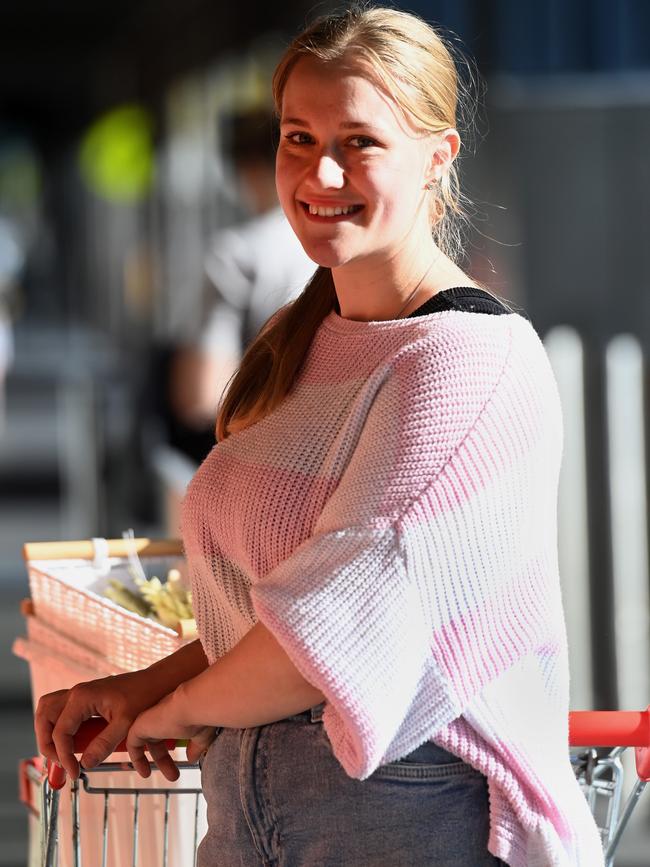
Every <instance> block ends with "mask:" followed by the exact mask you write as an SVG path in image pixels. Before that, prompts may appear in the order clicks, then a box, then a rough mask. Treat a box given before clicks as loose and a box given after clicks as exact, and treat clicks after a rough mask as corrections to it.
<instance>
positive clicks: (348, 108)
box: [281, 58, 413, 135]
mask: <svg viewBox="0 0 650 867" xmlns="http://www.w3.org/2000/svg"><path fill="white" fill-rule="evenodd" d="M281 109H282V111H281V122H282V123H291V122H295V121H296V120H302V121H304V122H306V123H307V124H309V125H311V124H314V123H317V122H319V121H321V120H329V119H332V118H334V119H336V120H337V121H338V122H339V123H340V125H342V126H344V127H348V128H352V127H355V126H371V125H372V126H375V127H378V128H382V127H383V128H385V129H386V131H389V130H390V129H394V128H395V127H399V128H400V129H401V130H402V131H403V132H407V133H409V134H411V135H412V133H413V125H412V124H411V123H409V120H408V118H407V117H406V115H405V113H404V111H403V110H402V108H401V107H400V106H399V105H398V104H397V102H396V101H395V100H394V99H393V97H392V96H391V95H390V93H389V91H388V88H387V87H382V86H380V84H379V82H378V81H377V80H376V79H374V78H373V76H372V75H371V74H370V72H369V71H368V70H367V69H365V68H364V67H363V66H362V65H361V64H360V63H354V62H349V61H348V62H342V63H341V64H337V63H335V62H330V63H322V62H320V61H317V60H315V59H313V58H301V59H300V60H299V61H298V62H297V63H296V64H295V66H294V68H293V69H292V70H291V73H290V74H289V76H288V78H287V83H286V86H285V90H284V93H283V97H282V106H281Z"/></svg>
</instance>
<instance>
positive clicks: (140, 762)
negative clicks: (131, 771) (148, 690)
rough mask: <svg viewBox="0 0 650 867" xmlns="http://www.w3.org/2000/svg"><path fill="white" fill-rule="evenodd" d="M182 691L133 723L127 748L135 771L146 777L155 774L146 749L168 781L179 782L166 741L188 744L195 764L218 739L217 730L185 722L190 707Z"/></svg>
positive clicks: (190, 759) (189, 754) (188, 754)
mask: <svg viewBox="0 0 650 867" xmlns="http://www.w3.org/2000/svg"><path fill="white" fill-rule="evenodd" d="M179 690H180V688H179V689H177V690H175V691H174V692H172V693H170V694H169V695H167V696H165V698H163V699H162V700H161V701H159V702H158V704H155V705H153V707H150V708H148V710H145V711H143V712H142V713H141V714H140V715H139V716H138V717H136V719H135V720H134V722H133V725H132V726H131V728H130V729H129V734H128V736H127V739H126V747H127V750H128V751H129V756H130V758H131V761H132V762H133V767H134V768H135V770H136V771H137V772H138V773H139V774H140V776H142V777H148V776H150V774H151V766H150V764H149V761H148V759H147V757H146V756H145V749H146V750H147V751H148V752H149V755H150V756H151V758H152V759H153V760H154V761H155V763H156V764H157V765H158V768H159V769H160V771H161V772H162V774H163V776H164V777H165V778H166V779H168V780H172V781H173V780H177V779H178V777H179V770H178V768H177V767H176V763H175V762H174V760H173V759H172V757H171V756H170V755H169V751H168V749H167V747H166V746H165V740H170V739H174V740H187V741H188V744H187V760H188V761H189V762H195V761H197V760H198V758H199V756H200V755H201V754H202V753H204V752H205V750H207V748H208V747H209V746H210V744H211V743H212V741H213V740H214V738H215V734H216V727H215V726H202V725H191V724H188V722H187V721H186V720H185V719H184V717H185V713H184V711H187V703H186V702H184V701H183V699H182V697H181V696H180V695H179Z"/></svg>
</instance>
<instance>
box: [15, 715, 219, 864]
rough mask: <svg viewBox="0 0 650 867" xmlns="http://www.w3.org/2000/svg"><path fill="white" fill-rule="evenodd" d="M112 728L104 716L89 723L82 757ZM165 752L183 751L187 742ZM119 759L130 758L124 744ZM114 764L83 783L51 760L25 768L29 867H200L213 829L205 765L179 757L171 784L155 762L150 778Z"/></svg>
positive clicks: (79, 748) (81, 736)
mask: <svg viewBox="0 0 650 867" xmlns="http://www.w3.org/2000/svg"><path fill="white" fill-rule="evenodd" d="M105 725H106V723H105V721H104V720H102V719H100V718H93V719H91V720H87V721H86V722H85V723H83V724H82V726H81V727H80V729H79V731H78V732H77V735H76V736H75V740H74V750H75V753H78V754H81V753H83V751H84V749H85V748H86V746H87V745H88V744H89V743H90V741H91V740H93V739H94V738H95V737H96V736H97V734H99V732H100V731H101V730H102V729H103V728H104V726H105ZM166 746H167V748H168V749H170V750H182V748H183V747H184V743H183V742H174V741H167V742H166ZM115 753H116V754H118V753H125V754H126V745H125V743H124V742H122V743H121V744H118V746H117V747H116V749H115ZM176 755H178V753H177V754H176ZM115 758H120V757H119V756H116V755H115V754H113V755H112V756H111V760H109V761H106V762H103V763H102V764H100V765H97V766H96V767H95V768H93V769H92V770H82V771H81V773H80V775H79V778H78V779H77V780H70V779H68V777H67V774H66V772H65V770H64V769H63V768H62V767H60V766H59V765H57V764H52V763H48V762H47V761H46V760H45V759H43V760H41V759H39V758H33V759H27V760H24V761H22V762H21V765H20V784H21V785H20V788H21V795H20V796H21V800H22V801H23V802H24V803H25V805H26V806H27V808H28V809H29V813H30V823H31V824H32V826H33V827H32V833H30V852H29V859H28V865H29V867H68V865H70V867H82V865H85V867H100V865H101V867H153V865H156V867H194V865H195V864H196V852H197V847H198V843H199V842H200V840H201V838H202V836H203V834H204V833H205V830H206V819H205V801H204V799H203V796H202V793H201V786H200V770H199V766H198V765H196V764H191V763H190V762H187V761H183V760H179V759H178V758H176V759H175V762H176V765H177V767H178V769H179V772H180V777H179V780H177V781H176V782H175V783H174V784H173V785H171V784H170V783H169V782H167V781H166V780H165V778H164V777H163V776H162V774H161V773H160V771H158V769H157V767H156V765H155V764H154V763H152V765H151V767H152V774H151V777H149V778H148V779H146V780H145V779H143V778H142V777H140V776H139V775H138V774H137V773H136V771H135V770H134V769H133V766H132V765H131V764H130V762H128V760H125V761H115V760H114V759H115ZM125 759H128V755H125ZM63 805H66V806H67V809H66V810H63V809H61V808H62V806H63ZM179 816H180V817H182V822H180V821H177V820H178V818H179ZM175 820H176V821H175Z"/></svg>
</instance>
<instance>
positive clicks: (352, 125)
mask: <svg viewBox="0 0 650 867" xmlns="http://www.w3.org/2000/svg"><path fill="white" fill-rule="evenodd" d="M280 124H281V125H283V126H284V125H285V124H287V125H290V126H304V127H310V126H311V124H310V123H309V121H307V120H303V119H302V118H300V117H283V118H282V119H281V121H280ZM339 128H340V129H368V130H375V131H376V132H385V130H383V129H382V128H381V127H380V126H377V124H374V123H370V122H368V121H365V120H345V121H343V122H342V123H340V124H339Z"/></svg>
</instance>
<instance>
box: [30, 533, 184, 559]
mask: <svg viewBox="0 0 650 867" xmlns="http://www.w3.org/2000/svg"><path fill="white" fill-rule="evenodd" d="M106 541H107V545H108V556H109V557H126V556H127V555H128V553H129V551H133V550H136V551H137V552H138V554H139V555H140V556H146V557H176V556H181V555H182V554H183V544H182V542H181V541H180V539H145V538H143V539H127V540H125V539H107V540H106ZM94 556H95V546H94V545H93V543H92V541H91V540H90V539H83V540H81V541H78V542H27V543H26V544H25V545H23V558H24V559H25V560H26V561H28V562H29V561H30V560H92V559H93V558H94Z"/></svg>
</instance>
